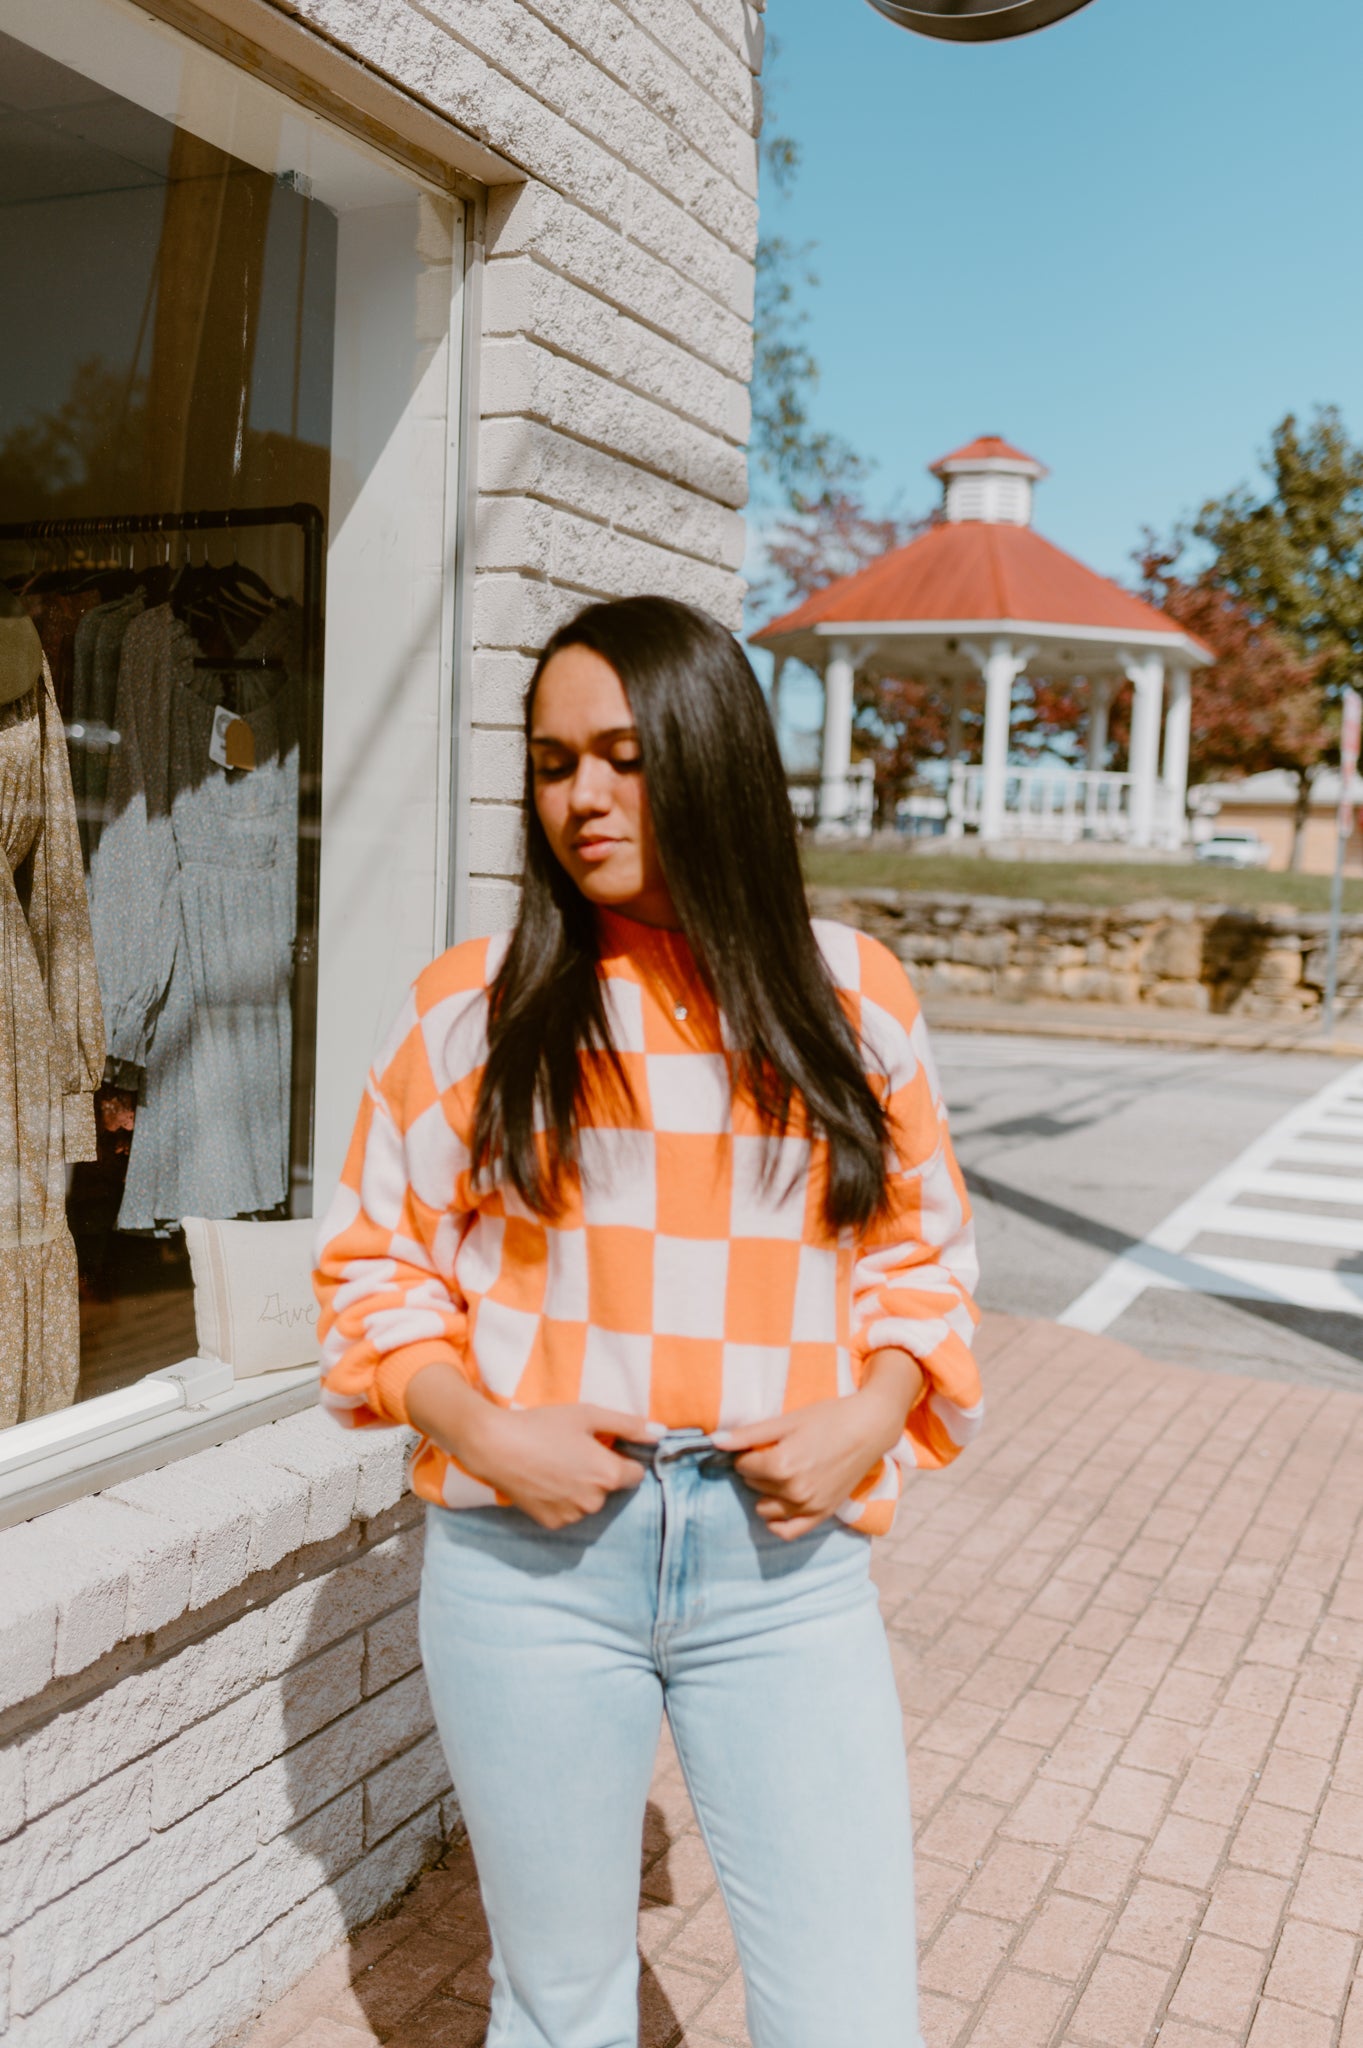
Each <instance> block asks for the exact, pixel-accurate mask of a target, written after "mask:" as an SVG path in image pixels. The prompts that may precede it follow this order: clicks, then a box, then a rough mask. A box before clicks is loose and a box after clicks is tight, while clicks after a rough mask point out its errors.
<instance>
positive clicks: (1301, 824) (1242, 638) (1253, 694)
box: [1137, 533, 1337, 868]
mask: <svg viewBox="0 0 1363 2048" xmlns="http://www.w3.org/2000/svg"><path fill="white" fill-rule="evenodd" d="M1181 557H1182V549H1181V547H1180V545H1179V543H1178V542H1177V541H1175V542H1174V543H1172V544H1168V545H1166V544H1161V543H1160V542H1159V541H1158V540H1156V538H1155V536H1154V535H1153V534H1149V533H1147V535H1146V538H1145V544H1144V547H1143V548H1142V550H1141V552H1140V554H1139V555H1138V557H1137V560H1138V562H1139V565H1140V571H1141V580H1142V584H1143V586H1144V591H1145V595H1146V596H1147V597H1148V598H1149V600H1150V602H1151V603H1152V604H1154V605H1158V607H1159V609H1160V610H1161V611H1163V612H1167V613H1168V615H1169V617H1170V618H1172V619H1175V620H1176V621H1177V622H1178V624H1179V625H1180V626H1183V627H1184V628H1185V629H1186V630H1187V631H1188V632H1190V633H1195V634H1196V635H1197V638H1198V639H1199V640H1203V641H1205V642H1206V644H1207V646H1208V647H1210V648H1211V650H1212V652H1213V653H1214V654H1215V656H1216V662H1215V664H1214V666H1213V667H1211V668H1209V669H1199V670H1198V671H1197V673H1196V674H1195V676H1194V678H1193V703H1192V733H1191V742H1190V748H1189V762H1190V767H1191V770H1192V775H1193V779H1194V780H1195V781H1196V780H1199V779H1202V778H1206V777H1209V776H1216V775H1228V776H1239V775H1260V774H1263V773H1264V772H1265V771H1266V770H1270V769H1285V770H1286V771H1287V772H1288V774H1290V775H1292V776H1293V777H1295V780H1296V802H1295V804H1294V807H1293V819H1292V825H1293V832H1292V866H1293V867H1294V868H1295V867H1296V866H1297V865H1298V864H1299V861H1300V856H1301V845H1302V835H1303V833H1304V831H1305V827H1306V820H1307V816H1308V813H1309V810H1310V804H1311V784H1312V782H1313V780H1314V779H1315V776H1316V773H1317V771H1318V769H1319V768H1320V767H1321V765H1322V763H1323V762H1324V761H1325V759H1326V758H1327V756H1328V755H1329V754H1330V753H1331V752H1332V751H1333V750H1334V748H1335V746H1336V745H1337V730H1336V727H1337V721H1336V718H1335V716H1334V714H1333V713H1332V711H1331V708H1330V706H1329V704H1328V702H1327V699H1326V697H1325V694H1324V691H1323V689H1322V672H1323V670H1324V667H1325V664H1326V661H1327V659H1328V657H1327V656H1326V655H1325V654H1324V653H1323V652H1321V653H1316V654H1304V653H1300V652H1298V651H1297V650H1296V649H1295V648H1293V647H1292V646H1291V645H1290V644H1289V642H1288V641H1287V639H1286V638H1285V637H1284V635H1283V634H1282V633H1280V632H1279V631H1278V630H1277V628H1276V627H1275V626H1274V625H1272V624H1271V623H1270V622H1269V620H1268V619H1267V618H1265V617H1263V616H1259V617H1256V616H1255V614H1254V613H1253V612H1252V611H1251V609H1250V607H1249V606H1248V604H1246V603H1245V602H1244V600H1243V599H1241V598H1240V597H1237V596H1236V595H1235V594H1234V593H1233V592H1231V591H1229V590H1227V589H1225V588H1224V587H1223V586H1222V585H1221V584H1220V583H1219V582H1218V581H1217V580H1216V570H1215V567H1213V568H1211V569H1208V570H1206V571H1204V573H1203V574H1202V575H1201V576H1200V577H1197V578H1194V579H1193V580H1191V581H1189V580H1187V579H1185V578H1184V577H1182V576H1180V574H1179V573H1178V570H1179V562H1180V560H1181Z"/></svg>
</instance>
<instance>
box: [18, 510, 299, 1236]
mask: <svg viewBox="0 0 1363 2048" xmlns="http://www.w3.org/2000/svg"><path fill="white" fill-rule="evenodd" d="M258 526H296V527H298V529H299V531H300V533H301V535H302V539H303V596H302V612H303V657H302V658H303V674H302V678H301V680H302V684H303V690H302V702H303V708H302V719H301V721H300V730H299V736H298V907H297V915H296V928H295V936H294V945H293V1026H292V1072H291V1080H290V1100H289V1212H290V1214H291V1215H294V1216H309V1215H311V1213H312V1153H313V1092H314V1091H313V1078H314V1072H315V1067H316V1044H317V919H318V903H319V897H320V884H321V858H322V692H321V681H322V630H323V605H324V596H325V584H324V569H325V539H326V523H325V521H324V520H323V517H322V514H321V512H320V511H319V510H318V508H317V506H316V505H309V504H305V503H301V502H300V503H298V504H294V505H232V506H223V507H221V508H219V509H217V510H210V511H199V512H114V513H108V514H105V515H91V516H86V517H82V516H78V517H75V518H70V519H24V520H9V521H3V522H0V541H30V542H37V543H38V544H39V545H42V544H43V543H44V542H47V541H64V540H97V539H112V538H115V537H117V536H120V535H126V536H129V537H135V538H136V537H141V538H145V537H147V536H149V535H152V534H160V533H166V534H170V533H226V532H231V531H233V530H234V529H242V528H248V527H258Z"/></svg>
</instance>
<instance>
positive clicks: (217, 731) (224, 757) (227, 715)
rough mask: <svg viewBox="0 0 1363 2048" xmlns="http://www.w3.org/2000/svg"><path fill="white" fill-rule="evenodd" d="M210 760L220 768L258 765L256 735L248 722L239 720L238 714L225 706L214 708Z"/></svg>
mask: <svg viewBox="0 0 1363 2048" xmlns="http://www.w3.org/2000/svg"><path fill="white" fill-rule="evenodd" d="M208 758H209V760H210V761H216V762H217V764H218V766H219V767H220V768H254V767H255V765H256V741H255V734H254V733H253V732H252V731H251V728H250V726H249V725H248V724H247V723H246V720H245V719H244V718H238V717H237V714H236V712H235V711H229V710H228V708H227V706H226V705H225V704H218V705H216V706H215V707H214V711H213V736H212V738H211V739H210V740H209V742H208Z"/></svg>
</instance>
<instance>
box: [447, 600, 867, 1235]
mask: <svg viewBox="0 0 1363 2048" xmlns="http://www.w3.org/2000/svg"><path fill="white" fill-rule="evenodd" d="M565 647H586V648H590V649H591V650H592V652H593V653H595V654H599V655H600V656H601V657H602V659H603V660H605V661H607V662H609V664H610V666H611V667H612V668H613V669H614V670H615V673H616V674H617V675H618V676H619V678H620V681H621V684H622V685H623V687H624V691H625V695H626V696H627V698H628V699H629V704H630V709H631V711H632V713H633V716H634V723H635V726H636V728H637V731H638V734H639V744H640V752H641V754H642V761H643V777H644V785H645V789H646V791H647V794H648V803H649V810H650V813H651V815H652V821H653V831H654V836H655V839H656V843H657V849H658V859H659V862H660V864H661V867H662V871H663V878H664V880H665V881H666V883H667V887H668V889H669V891H670V892H671V896H672V901H673V904H674V906H675V908H676V912H677V918H678V921H679V923H680V925H681V928H682V931H683V933H684V934H685V936H686V938H687V940H688V941H689V943H690V946H691V950H692V952H693V954H694V955H695V959H696V962H697V965H698V967H699V969H700V972H701V974H702V975H703V976H704V978H705V980H706V982H707V983H708V985H709V989H710V992H711V994H712V995H713V997H714V1000H715V1002H716V1004H717V1006H718V1008H719V1011H720V1013H721V1015H722V1016H723V1018H724V1021H725V1028H726V1039H727V1045H728V1051H729V1059H730V1068H731V1071H732V1074H733V1082H734V1087H735V1089H736V1090H742V1091H744V1092H746V1093H747V1094H748V1095H749V1096H750V1098H751V1100H752V1101H753V1103H754V1105H755V1106H756V1109H757V1112H758V1115H759V1118H760V1120H761V1122H762V1125H763V1127H764V1128H765V1129H767V1130H769V1131H770V1132H771V1133H772V1135H773V1136H776V1135H778V1134H780V1133H781V1132H783V1131H786V1130H788V1129H789V1128H790V1126H791V1121H792V1113H793V1110H794V1107H795V1104H796V1102H797V1100H798V1101H799V1102H800V1103H802V1104H803V1106H804V1112H805V1116H806V1118H807V1120H808V1125H809V1128H810V1130H811V1132H812V1133H814V1134H816V1135H819V1136H822V1137H824V1138H825V1139H826V1140H827V1142H828V1172H827V1178H826V1182H825V1188H824V1213H825V1219H826V1221H827V1224H828V1227H829V1229H830V1231H831V1232H835V1233H836V1232H837V1231H838V1230H841V1229H843V1228H846V1227H848V1226H853V1227H857V1226H864V1225H865V1224H867V1223H869V1222H870V1221H871V1219H872V1218H873V1217H874V1216H875V1215H876V1214H877V1213H878V1211H879V1210H880V1209H881V1208H882V1207H883V1205H884V1201H885V1184H886V1149H887V1132H886V1123H885V1113H884V1111H883V1109H882V1107H881V1105H880V1103H879V1102H878V1101H877V1099H876V1097H875V1095H874V1094H873V1092H872V1090H871V1087H870V1084H869V1082H868V1081H867V1079H866V1075H865V1073H864V1071H863V1068H862V1064H861V1059H860V1057H859V1055H858V1050H857V1045H856V1041H855V1039H854V1036H853V1033H852V1029H851V1025H850V1023H849V1021H848V1018H847V1014H846V1012H845V1010H844V1009H843V1007H842V1004H841V1003H840V1001H839V1000H838V996H837V992H836V990H835V988H834V985H833V981H832V977H831V976H830V974H829V972H828V969H827V967H826V966H825V964H824V960H823V956H822V954H821V953H820V951H819V948H818V945H817V944H816V942H815V939H814V934H813V932H812V931H811V930H810V924H809V912H808V909H807V907H806V904H805V895H804V884H803V879H802V876H801V873H800V860H799V853H798V850H797V846H796V838H795V824H794V819H793V818H792V815H791V809H790V802H789V799H788V797H787V794H786V781H785V773H784V770H783V768H782V765H781V756H780V752H779V750H778V748H777V744H776V734H775V731H774V730H773V727H772V722H771V718H770V715H769V713H768V711H767V706H766V701H765V699H764V698H763V696H762V691H761V689H760V687H759V685H758V681H757V677H756V676H755V675H754V674H753V671H752V667H751V665H750V664H749V662H748V660H747V657H746V656H745V655H744V653H743V650H742V649H741V647H740V646H739V645H738V643H737V641H736V640H735V639H734V637H733V635H732V634H731V633H728V632H726V631H725V629H724V628H723V627H722V626H721V625H719V624H718V623H717V622H716V621H715V620H714V619H712V618H710V617H708V615H707V614H706V613H704V612H701V611H697V610H695V609H694V608H693V607H692V606H690V605H686V604H679V603H678V602H677V601H676V599H674V598H670V597H629V598H621V599H619V600H617V601H616V602H614V603H611V604H594V605H589V606H588V608H587V610H586V611H584V612H582V613H580V614H579V616H578V617H577V618H576V619H574V620H573V621H572V622H571V624H569V625H566V626H561V627H560V628H559V630H558V632H556V633H555V634H554V636H553V638H552V639H551V640H550V641H549V642H548V644H547V646H546V647H545V649H544V651H543V653H542V654H541V655H540V658H539V661H538V663H537V664H536V667H535V672H534V675H533V676H532V678H531V682H530V689H529V693H528V696H527V699H526V714H525V716H526V737H527V740H528V739H529V736H530V731H531V720H532V718H533V715H534V708H535V692H536V690H537V688H538V686H539V680H540V677H541V676H542V675H543V674H544V671H545V668H546V667H547V666H548V664H549V662H550V661H551V660H552V658H553V656H554V655H555V654H558V653H560V652H561V651H562V649H564V648H565ZM595 918H596V914H595V911H594V909H593V906H592V905H591V904H590V903H589V902H588V901H587V899H586V897H584V896H583V895H582V894H581V892H580V891H579V890H578V888H577V886H576V884H575V883H574V882H572V881H571V880H570V879H569V877H568V875H567V874H566V873H565V872H564V870H563V868H562V867H561V866H560V864H559V862H558V861H557V859H556V858H555V856H554V854H553V852H552V850H551V848H550V845H549V841H548V839H547V838H546V836H545V833H544V828H543V826H542V825H541V824H540V821H539V817H538V815H537V813H536V810H535V801H534V781H533V766H532V764H531V762H530V760H529V752H528V748H527V762H526V783H525V869H524V874H523V877H522V892H521V907H520V915H519V917H518V918H517V920H516V928H515V931H514V932H513V933H512V936H511V943H510V948H509V950H508V952H507V955H506V958H505V960H504V961H503V963H502V966H501V968H500V970H499V972H498V974H497V976H496V978H495V979H494V981H493V984H492V988H491V991H490V1015H489V1026H488V1057H487V1064H486V1067H485V1069H484V1072H483V1079H482V1087H481V1090H480V1093H479V1098H478V1112H477V1117H476V1121H475V1128H474V1146H473V1165H474V1170H475V1172H477V1173H479V1174H483V1175H489V1176H492V1177H493V1178H495V1179H497V1180H501V1181H507V1182H509V1183H510V1184H511V1186H512V1187H513V1188H515V1190H516V1191H517V1193H518V1194H519V1195H520V1196H521V1197H522V1199H523V1200H524V1201H525V1202H527V1203H528V1204H529V1206H530V1207H531V1208H532V1209H534V1210H535V1211H536V1212H537V1213H539V1214H540V1215H545V1216H552V1215H553V1214H555V1213H557V1211H558V1210H559V1208H560V1205H561V1194H560V1190H561V1187H562V1181H563V1176H564V1173H565V1172H571V1171H573V1170H574V1169H575V1168H576V1166H577V1163H578V1129H579V1125H580V1123H581V1122H582V1121H583V1120H584V1113H585V1110H586V1096H587V1091H588V1086H589V1079H588V1076H589V1072H590V1073H591V1074H593V1075H594V1076H595V1077H596V1079H595V1085H600V1076H601V1074H602V1072H603V1070H604V1071H605V1072H606V1073H607V1074H608V1075H609V1074H610V1073H611V1072H612V1071H613V1073H614V1076H615V1080H616V1082H617V1084H618V1085H619V1086H620V1087H621V1088H627V1086H628V1084H627V1082H626V1080H625V1077H624V1073H623V1069H622V1067H621V1066H620V1064H619V1062H618V1061H617V1059H616V1056H615V1049H614V1047H613V1045H612V1042H611V1035H610V1027H609V1024H608V1021H607V1016H606V1007H605V1001H604V992H603V986H602V980H601V976H600V974H599V972H598V952H599V948H598V939H597V929H596V921H595ZM584 1054H585V1055H588V1057H587V1058H585V1059H584V1057H583V1055H584ZM592 1055H596V1057H595V1058H593V1057H591V1056H592ZM537 1112H538V1114H539V1119H540V1121H541V1123H542V1125H543V1128H544V1133H545V1152H544V1154H543V1155H542V1154H541V1152H540V1150H539V1148H538V1147H537V1144H536V1137H535V1123H536V1113H537Z"/></svg>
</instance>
